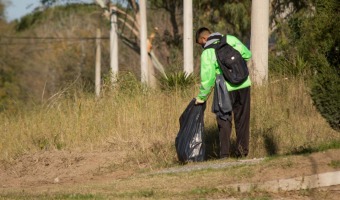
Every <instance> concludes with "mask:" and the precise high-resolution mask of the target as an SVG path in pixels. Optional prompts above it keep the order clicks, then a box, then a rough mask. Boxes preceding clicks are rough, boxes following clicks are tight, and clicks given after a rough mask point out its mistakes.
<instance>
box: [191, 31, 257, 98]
mask: <svg viewBox="0 0 340 200" xmlns="http://www.w3.org/2000/svg"><path fill="white" fill-rule="evenodd" d="M226 38H227V43H228V44H229V45H230V46H232V47H233V48H234V49H236V50H237V51H238V52H240V53H241V55H242V57H243V59H245V60H246V61H248V60H249V59H250V58H251V55H252V54H251V52H250V51H249V49H248V48H247V47H246V46H245V45H244V44H243V43H242V42H241V41H240V40H238V39H237V38H236V37H235V36H232V35H227V37H226ZM222 73H223V72H222V70H221V68H220V66H219V65H218V63H217V59H216V54H215V49H214V48H208V49H205V50H204V51H203V52H202V55H201V72H200V75H201V86H200V88H199V94H198V95H197V97H196V99H199V100H202V101H206V100H207V99H208V97H209V95H210V93H211V90H212V88H213V87H214V85H215V80H216V75H217V74H222ZM226 85H227V89H228V91H229V92H230V91H234V90H239V89H242V88H246V87H249V86H250V85H251V81H250V78H249V76H248V79H247V80H246V81H244V82H243V83H241V84H239V85H234V84H231V83H229V82H227V81H226Z"/></svg>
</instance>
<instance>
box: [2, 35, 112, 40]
mask: <svg viewBox="0 0 340 200" xmlns="http://www.w3.org/2000/svg"><path fill="white" fill-rule="evenodd" d="M2 38H4V39H18V40H96V39H103V40H108V39H110V38H109V37H99V38H97V37H26V36H22V37H19V36H0V39H2Z"/></svg>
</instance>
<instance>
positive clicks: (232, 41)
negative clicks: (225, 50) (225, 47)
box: [227, 35, 252, 61]
mask: <svg viewBox="0 0 340 200" xmlns="http://www.w3.org/2000/svg"><path fill="white" fill-rule="evenodd" d="M227 43H228V44H229V45H230V46H232V47H233V48H234V49H236V50H237V51H238V52H240V54H241V55H242V57H243V59H245V60H246V61H248V60H249V59H250V58H251V56H252V54H251V52H250V50H249V49H248V48H247V47H246V46H245V45H244V44H243V43H242V42H241V41H240V40H239V39H237V38H236V37H235V36H232V35H227Z"/></svg>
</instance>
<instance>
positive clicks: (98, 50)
mask: <svg viewBox="0 0 340 200" xmlns="http://www.w3.org/2000/svg"><path fill="white" fill-rule="evenodd" d="M100 37H101V31H100V29H99V28H98V29H97V37H96V71H95V76H96V77H95V90H96V97H99V96H100V82H101V81H100V79H101V76H100V73H101V47H100V42H101V41H100Z"/></svg>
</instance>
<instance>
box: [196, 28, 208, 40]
mask: <svg viewBox="0 0 340 200" xmlns="http://www.w3.org/2000/svg"><path fill="white" fill-rule="evenodd" d="M206 31H207V32H209V33H211V32H210V30H209V29H208V28H206V27H201V28H199V29H198V30H197V31H196V43H198V39H199V38H200V35H201V34H202V33H203V32H206Z"/></svg>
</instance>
